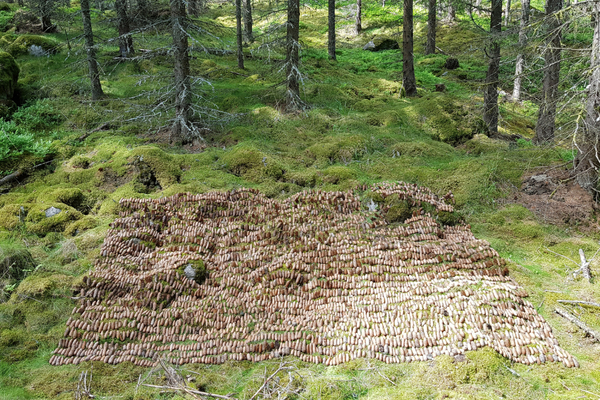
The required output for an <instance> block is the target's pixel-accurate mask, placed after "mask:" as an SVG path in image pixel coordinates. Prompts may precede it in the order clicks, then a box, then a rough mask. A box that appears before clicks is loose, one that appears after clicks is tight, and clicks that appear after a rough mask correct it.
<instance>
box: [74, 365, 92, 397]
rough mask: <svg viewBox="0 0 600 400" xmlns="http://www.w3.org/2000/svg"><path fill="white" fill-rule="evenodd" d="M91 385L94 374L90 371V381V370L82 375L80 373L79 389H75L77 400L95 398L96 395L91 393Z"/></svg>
mask: <svg viewBox="0 0 600 400" xmlns="http://www.w3.org/2000/svg"><path fill="white" fill-rule="evenodd" d="M91 386H92V374H91V373H90V379H89V381H88V372H87V371H83V372H82V373H81V375H79V382H77V389H76V390H75V400H83V399H84V398H88V399H93V398H95V396H94V395H93V394H92V393H91V390H92V389H91Z"/></svg>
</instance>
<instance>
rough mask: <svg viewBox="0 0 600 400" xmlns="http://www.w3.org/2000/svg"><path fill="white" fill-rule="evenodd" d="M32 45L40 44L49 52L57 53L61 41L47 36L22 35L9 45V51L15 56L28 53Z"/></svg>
mask: <svg viewBox="0 0 600 400" xmlns="http://www.w3.org/2000/svg"><path fill="white" fill-rule="evenodd" d="M31 46H39V47H41V48H42V49H44V50H45V51H47V52H50V53H56V52H57V51H58V49H59V47H60V43H59V42H58V41H56V40H54V39H52V38H49V37H47V36H39V35H20V36H18V37H17V39H16V40H15V41H14V42H13V43H12V44H11V45H10V46H8V52H9V53H10V54H12V55H13V56H17V55H20V54H26V53H27V51H28V50H29V48H30V47H31Z"/></svg>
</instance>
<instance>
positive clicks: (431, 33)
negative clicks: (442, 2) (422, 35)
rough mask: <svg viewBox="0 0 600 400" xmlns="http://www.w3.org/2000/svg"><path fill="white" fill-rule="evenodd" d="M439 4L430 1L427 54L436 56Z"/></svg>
mask: <svg viewBox="0 0 600 400" xmlns="http://www.w3.org/2000/svg"><path fill="white" fill-rule="evenodd" d="M436 17H437V2H436V0H429V14H428V15H427V45H426V46H425V54H435V30H436V24H437V21H436V20H437V18H436Z"/></svg>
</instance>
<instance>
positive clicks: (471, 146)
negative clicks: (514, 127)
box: [465, 134, 508, 155]
mask: <svg viewBox="0 0 600 400" xmlns="http://www.w3.org/2000/svg"><path fill="white" fill-rule="evenodd" d="M465 149H466V150H467V151H468V152H469V153H471V154H477V155H480V154H483V153H489V152H494V151H503V150H508V143H507V142H506V141H503V140H495V139H490V138H489V137H488V136H486V135H482V134H478V135H475V136H473V138H472V139H470V140H468V141H467V142H466V143H465Z"/></svg>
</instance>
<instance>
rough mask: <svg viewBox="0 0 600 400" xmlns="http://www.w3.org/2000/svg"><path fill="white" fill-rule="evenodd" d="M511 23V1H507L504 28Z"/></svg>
mask: <svg viewBox="0 0 600 400" xmlns="http://www.w3.org/2000/svg"><path fill="white" fill-rule="evenodd" d="M509 22H510V0H506V10H505V11H504V26H508V23H509Z"/></svg>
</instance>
